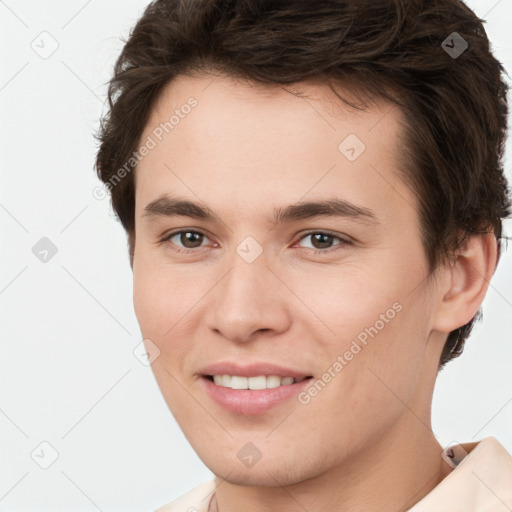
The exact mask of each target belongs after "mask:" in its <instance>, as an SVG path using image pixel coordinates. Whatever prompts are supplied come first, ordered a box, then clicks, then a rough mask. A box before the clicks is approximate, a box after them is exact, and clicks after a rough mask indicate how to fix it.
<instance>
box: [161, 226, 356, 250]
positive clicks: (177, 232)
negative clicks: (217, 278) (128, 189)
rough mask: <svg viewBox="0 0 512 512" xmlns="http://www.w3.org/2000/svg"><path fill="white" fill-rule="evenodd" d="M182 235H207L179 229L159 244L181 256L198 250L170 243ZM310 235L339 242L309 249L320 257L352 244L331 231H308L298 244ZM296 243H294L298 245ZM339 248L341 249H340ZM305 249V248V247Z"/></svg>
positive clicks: (166, 236)
mask: <svg viewBox="0 0 512 512" xmlns="http://www.w3.org/2000/svg"><path fill="white" fill-rule="evenodd" d="M182 233H194V234H197V235H202V236H204V237H205V238H208V237H207V235H206V234H205V233H202V232H201V231H197V230H192V229H181V230H179V231H174V232H172V233H170V234H168V235H165V236H164V237H163V238H162V239H161V240H160V242H159V243H165V242H168V243H171V244H172V245H174V246H175V247H174V248H173V251H175V252H178V253H183V254H190V253H192V252H196V251H197V250H198V249H200V247H197V248H195V249H183V248H180V247H178V246H176V244H174V243H172V242H171V241H170V240H171V238H174V237H175V236H176V235H180V234H182ZM311 235H328V236H331V237H333V238H335V239H338V240H339V242H340V243H339V244H336V245H335V246H334V247H329V248H328V249H311V250H312V251H313V254H321V255H325V254H326V253H329V254H330V253H331V252H334V251H338V250H341V249H342V248H343V246H346V245H350V244H351V243H352V242H351V241H350V240H348V239H345V238H342V237H340V236H338V235H336V234H335V233H333V232H331V231H318V230H316V231H309V232H307V233H304V234H303V235H302V236H301V238H300V239H299V241H298V242H300V241H301V240H303V239H304V238H307V237H308V236H311ZM298 242H296V243H298ZM340 246H341V247H340ZM306 249H307V247H306Z"/></svg>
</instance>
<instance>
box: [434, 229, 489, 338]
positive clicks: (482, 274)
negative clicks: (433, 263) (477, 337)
mask: <svg viewBox="0 0 512 512" xmlns="http://www.w3.org/2000/svg"><path fill="white" fill-rule="evenodd" d="M496 263H497V243H496V237H495V236H494V233H487V234H485V235H473V236H470V237H469V238H468V239H467V240H466V243H465V245H464V247H463V248H461V249H460V250H459V252H458V253H457V256H456V258H455V260H454V261H453V262H452V263H450V265H449V267H448V268H447V272H448V273H449V275H448V279H447V283H448V285H447V288H448V289H446V288H445V289H444V290H440V292H441V294H442V295H441V297H440V302H439V305H438V309H437V313H436V317H435V323H434V329H436V330H439V331H441V332H446V333H449V332H451V331H453V330H455V329H458V328H459V327H462V326H463V325H465V324H466V323H468V322H469V321H470V320H471V319H472V318H473V317H474V316H475V315H476V313H477V311H478V308H479V307H480V305H481V304H482V301H483V300H484V297H485V294H486V293H487V290H488V287H489V282H490V280H491V277H492V275H493V273H494V271H495V269H496Z"/></svg>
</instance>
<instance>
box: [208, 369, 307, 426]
mask: <svg viewBox="0 0 512 512" xmlns="http://www.w3.org/2000/svg"><path fill="white" fill-rule="evenodd" d="M312 379H313V377H312V376H297V377H292V376H290V375H287V376H284V377H282V376H279V375H255V376H252V377H245V376H243V375H229V374H214V375H208V374H205V375H202V376H201V379H200V381H201V382H202V384H203V389H204V391H205V393H206V395H207V396H209V398H210V399H211V400H212V401H213V402H215V403H216V404H217V405H220V406H221V407H222V408H223V409H224V410H225V411H227V412H229V413H234V414H238V415H244V416H255V415H264V414H265V413H266V412H268V411H270V410H271V409H274V408H277V407H278V406H279V405H284V404H286V403H288V407H289V406H290V404H289V401H290V400H292V399H293V398H296V397H297V395H298V394H299V393H300V392H301V391H302V390H303V389H304V388H305V387H306V386H308V385H309V383H310V381H311V380H312Z"/></svg>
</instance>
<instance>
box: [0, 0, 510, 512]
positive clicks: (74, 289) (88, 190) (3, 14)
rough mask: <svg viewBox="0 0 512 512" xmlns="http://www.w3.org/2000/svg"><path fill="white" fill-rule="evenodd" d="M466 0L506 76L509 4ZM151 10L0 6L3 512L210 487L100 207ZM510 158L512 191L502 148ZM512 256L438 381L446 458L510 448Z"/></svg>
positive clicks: (114, 228)
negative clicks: (126, 78) (110, 126)
mask: <svg viewBox="0 0 512 512" xmlns="http://www.w3.org/2000/svg"><path fill="white" fill-rule="evenodd" d="M467 3H468V5H469V6H470V7H471V8H473V9H474V10H475V12H476V13H477V14H478V15H479V16H480V17H483V18H484V19H486V20H487V23H486V24H485V27H486V30H487V32H488V35H489V38H490V40H491V42H492V47H493V51H494V53H495V55H496V56H497V58H498V59H499V60H500V61H501V62H502V63H503V64H504V65H505V67H506V68H507V70H509V73H511V70H512V37H511V33H510V24H511V22H512V2H511V1H510V0H501V1H497V0H488V1H487V0H471V1H469V2H467ZM147 4H148V1H147V0H129V1H128V0H125V1H114V0H101V1H100V0H89V1H86V0H82V1H69V0H66V1H64V0H61V1H57V0H47V1H40V0H37V1H36V0H23V1H19V0H18V1H16V0H0V38H1V39H0V43H1V48H2V51H1V68H0V69H1V71H0V130H1V131H0V144H1V153H0V157H1V166H0V172H1V183H0V226H1V233H2V239H1V243H0V247H1V252H0V254H1V266H0V322H1V354H2V356H1V358H0V433H1V436H0V449H1V452H0V511H29V510H38V511H41V512H43V511H50V510H51V511H53V512H57V511H66V512H68V511H70V510H73V511H89V510H91V511H96V510H102V511H114V510H115V511H123V512H129V511H142V510H154V509H155V508H156V507H158V506H160V505H162V504H163V503H166V502H167V501H170V500H171V499H172V498H174V497H176V496H178V495H180V494H183V493H184V492H186V491H187V490H189V489H190V488H191V487H193V486H195V485H197V484H199V483H200V482H202V481H204V480H206V479H208V478H211V477H212V474H211V473H210V471H209V470H208V469H207V468H205V467H204V466H203V464H202V463H201V461H200V460H199V459H198V457H197V456H196V455H195V453H194V452H193V450H192V449H191V448H190V447H189V445H188V443H187V441H186V439H185V438H184V436H183V434H182V433H181V431H180V429H179V427H178V426H177V424H176V423H175V421H174V419H173V417H172V416H171V414H170V412H169V411H168V410H167V407H166V404H165V402H164V400H163V398H162V395H161V393H160V390H159V388H158V387H157V385H156V382H155V380H154V378H153V375H152V373H151V370H150V368H149V367H147V366H145V365H144V364H142V363H141V361H140V360H139V359H138V358H137V357H136V355H135V354H134V352H133V351H134V350H135V351H136V352H137V347H138V346H139V344H140V343H141V341H142V339H141V334H140V330H139V328H138V324H137V321H136V318H135V315H134V311H133V304H132V274H131V269H130V266H129V261H128V253H127V246H126V238H125V234H124V232H123V229H122V227H121V225H120V223H118V222H117V221H116V220H115V218H114V215H113V212H112V210H111V207H110V204H109V199H108V198H104V199H98V198H97V197H95V195H94V191H95V190H96V191H97V188H96V187H98V185H100V182H99V180H98V179H97V177H96V174H95V171H94V168H93V163H94V157H95V151H96V143H95V140H94V139H93V133H94V132H95V130H96V129H97V128H98V119H99V117H100V115H101V113H102V111H103V110H104V108H105V98H106V85H105V83H106V82H107V81H108V79H109V78H110V76H111V71H112V65H113V63H114V60H115V58H116V57H117V55H118V54H119V52H120V50H121V48H122V44H123V43H122V41H121V37H126V36H127V35H128V31H129V29H130V28H131V27H132V26H133V24H134V23H135V21H136V20H137V19H138V17H139V16H140V15H141V14H142V11H143V9H144V8H145V6H146V5H147ZM509 82H510V79H509ZM506 157H507V159H506V162H505V165H506V168H507V174H508V176H509V179H510V176H511V172H510V171H511V164H510V162H511V142H510V138H509V141H508V146H507V154H506ZM510 226H511V225H510V222H509V223H507V225H506V228H507V229H506V231H507V234H508V235H509V236H510V234H511V231H512V230H511V229H510ZM511 253H512V247H509V250H508V251H506V252H504V254H503V256H502V260H501V262H500V265H499V267H498V270H497V272H496V274H495V275H494V277H493V279H492V281H491V286H490V288H489V292H488V294H487V297H486V299H485V302H484V305H483V311H484V319H483V322H482V323H480V324H478V325H477V326H476V327H475V329H474V333H473V335H472V336H471V338H470V340H469V341H468V342H467V344H466V349H465V351H464V354H463V355H462V356H461V357H460V358H459V359H458V360H455V361H453V362H451V363H449V364H448V366H447V367H446V368H445V370H443V371H442V372H441V374H440V376H439V378H438V383H437V386H436V391H435V395H434V402H433V429H434V432H435V434H436V435H437V437H438V438H439V440H440V442H441V444H443V446H444V445H447V444H451V443H452V442H471V441H476V440H480V439H482V438H484V437H487V436H495V437H496V438H497V439H498V440H500V441H501V443H502V444H503V445H504V446H505V447H506V448H507V450H508V451H509V452H512V373H511V371H510V368H511V366H512V365H511V363H512V344H511V339H510V330H509V325H510V318H511V317H512V254H511Z"/></svg>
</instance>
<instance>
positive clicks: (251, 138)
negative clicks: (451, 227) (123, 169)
mask: <svg viewBox="0 0 512 512" xmlns="http://www.w3.org/2000/svg"><path fill="white" fill-rule="evenodd" d="M287 88H288V89H289V90H295V91H300V92H301V93H306V96H304V94H303V96H304V97H298V96H295V95H293V94H291V93H290V92H287V91H286V90H284V89H282V88H280V87H278V86H273V87H264V88H263V87H262V86H261V85H255V84H249V83H247V82H241V81H235V80H233V79H231V78H221V77H217V78H216V79H214V80H213V78H212V77H198V76H197V77H185V76H183V77H178V78H176V79H175V80H173V81H172V82H171V83H170V84H169V85H168V86H167V88H166V89H165V90H164V92H163V94H162V96H161V97H160V98H159V101H158V103H157V104H156V105H155V107H154V109H153V111H152V114H151V117H150V120H149V122H148V124H147V126H146V129H145V131H144V134H143V135H142V138H141V144H147V147H150V150H149V151H148V153H147V155H146V156H145V157H144V159H143V160H142V161H141V163H140V164H139V166H138V168H137V171H136V243H135V251H134V261H133V273H134V307H135V312H136V316H137V318H138V321H139V324H140V328H141V331H142V335H143V337H144V338H145V340H146V341H145V342H146V344H147V347H148V351H149V352H150V353H154V354H158V357H156V359H154V361H153V363H152V369H153V372H154V374H155V377H156V379H157V382H158V384H159V386H160V389H161V391H162V393H163V396H164V398H165V400H166V402H167V404H168V406H169V408H170V410H171V412H172V413H173V415H174V416H175V418H176V420H177V422H178V423H179V425H180V427H181V428H182V430H183V432H184V434H185V435H186V437H187V438H188V440H189V442H190V443H191V445H192V446H193V448H194V449H195V451H196V452H197V454H198V455H199V457H200V458H201V459H202V460H203V461H204V463H205V464H206V465H207V466H208V467H209V468H210V469H211V470H212V472H214V473H215V474H216V475H219V476H221V477H222V478H226V479H228V480H229V481H231V482H233V483H240V484H248V485H276V483H275V482H276V481H279V482H280V483H282V484H293V483H297V482H301V481H304V480H306V479H310V478H313V477H315V476H318V475H321V474H322V473H324V472H326V471H329V470H331V469H333V468H335V467H338V466H341V465H343V464H344V463H345V462H346V461H348V460H349V459H353V460H354V459H355V458H356V457H357V456H358V455H359V454H362V453H363V452H364V449H365V447H368V446H377V445H378V444H379V442H381V441H382V440H383V439H386V438H388V439H389V436H390V435H391V433H393V432H396V431H397V430H398V429H404V428H405V425H406V422H407V421H409V420H408V419H407V418H410V417H411V414H410V411H409V410H408V409H407V408H406V407H404V403H405V404H409V406H410V407H411V408H412V407H415V410H416V411H417V414H419V415H421V414H422V411H423V412H424V411H426V410H427V409H428V407H429V405H430V404H429V403H427V402H428V400H427V399H426V398H425V397H426V396H427V395H428V393H426V392H425V386H426V385H427V384H425V379H424V378H423V376H424V375H425V371H426V370H425V367H426V365H429V371H432V373H435V369H434V366H437V361H436V360H435V357H438V356H439V354H438V353H437V354H435V357H432V358H430V359H429V358H427V357H426V355H425V354H426V353H429V352H428V350H427V348H428V345H429V335H430V333H431V331H432V318H433V311H434V304H435V294H434V293H433V288H432V286H431V285H428V284H426V283H428V281H424V278H425V277H426V276H427V274H428V265H427V260H426V256H425V251H424V248H423V246H422V244H421V239H420V228H419V219H418V216H417V213H416V210H415V206H416V200H415V197H414V195H413V193H412V192H411V191H410V190H409V189H408V187H407V186H406V185H405V184H404V183H403V182H402V180H401V179H400V176H399V173H398V163H397V162H398V157H399V151H400V144H399V142H398V137H399V133H400V122H401V118H400V113H399V112H398V111H397V110H396V109H395V108H393V107H392V106H391V105H390V104H387V103H381V104H379V103H376V104H374V105H372V106H371V108H369V109H368V112H362V111H355V110H353V109H350V108H349V107H346V106H345V105H344V104H343V103H342V102H341V101H340V100H339V99H338V98H336V96H334V94H333V93H332V92H331V91H330V90H329V88H328V87H327V86H325V85H321V84H313V83H309V84H306V83H302V84H300V87H298V86H296V87H295V88H292V87H287ZM341 92H342V95H343V91H341ZM345 92H346V91H345ZM345 96H346V94H345ZM191 98H192V99H191ZM171 116H173V117H171ZM166 122H167V125H165V123H166ZM148 137H149V138H148ZM150 139H151V140H152V141H153V142H150ZM190 203H193V204H190ZM306 203H307V204H306ZM309 203H311V204H309ZM155 347H157V348H155ZM223 375H224V377H222V376H223ZM229 376H234V377H233V378H230V377H229ZM271 376H273V377H271ZM286 377H288V379H287V378H286ZM290 378H292V379H293V380H291V379H290ZM291 382H293V383H291ZM431 384H432V382H429V383H428V385H429V386H430V385H431ZM247 386H249V387H252V388H258V389H233V388H244V387H245V388H247ZM274 386H276V387H274ZM262 387H264V388H266V389H259V388H262ZM397 397H400V400H399V399H397ZM426 421H428V420H426ZM421 428H424V427H421Z"/></svg>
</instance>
